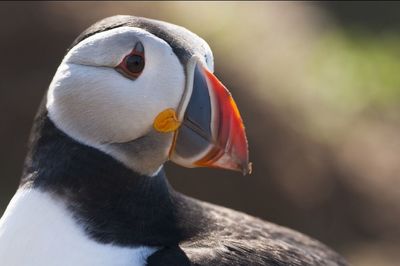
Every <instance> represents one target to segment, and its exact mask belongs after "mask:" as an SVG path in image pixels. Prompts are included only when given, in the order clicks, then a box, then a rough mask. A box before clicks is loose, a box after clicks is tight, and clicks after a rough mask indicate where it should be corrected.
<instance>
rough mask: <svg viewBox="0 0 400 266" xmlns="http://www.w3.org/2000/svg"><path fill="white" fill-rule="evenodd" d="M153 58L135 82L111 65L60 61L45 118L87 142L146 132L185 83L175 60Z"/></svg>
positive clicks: (173, 103)
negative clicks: (98, 65) (90, 64)
mask: <svg viewBox="0 0 400 266" xmlns="http://www.w3.org/2000/svg"><path fill="white" fill-rule="evenodd" d="M156 56H157V54H155V55H154V58H152V56H150V58H148V62H149V63H147V64H146V67H145V70H144V71H143V73H142V75H141V76H140V77H139V78H138V79H137V80H130V79H127V78H125V77H123V76H122V75H121V74H120V73H118V72H117V71H115V70H114V69H113V68H108V67H91V66H84V65H76V64H65V63H63V64H62V65H61V66H60V67H59V69H58V71H57V73H56V75H55V77H54V79H53V81H52V83H51V84H50V88H49V91H48V101H47V109H48V111H49V115H50V118H51V119H52V120H53V122H54V123H55V124H56V125H57V126H58V127H59V128H60V129H62V130H63V131H64V132H66V133H67V134H68V135H70V136H72V137H73V138H75V139H77V140H80V141H81V142H83V143H86V144H88V145H91V146H97V145H99V144H101V143H104V142H127V141H131V140H134V139H136V138H138V137H141V136H143V135H145V134H147V133H148V132H149V131H150V130H151V128H152V124H153V121H154V118H155V117H156V116H157V114H158V113H160V112H161V111H163V110H164V109H166V108H176V107H177V106H178V104H179V101H180V99H181V97H182V93H183V89H184V83H185V81H184V73H183V68H182V66H181V65H180V63H179V61H178V60H177V59H175V61H174V60H173V59H171V58H169V56H167V54H165V55H164V57H165V58H162V56H161V58H160V55H158V57H156ZM165 60H168V61H167V62H168V65H167V64H166V63H167V62H165ZM163 62H165V65H164V66H163V65H162V63H163Z"/></svg>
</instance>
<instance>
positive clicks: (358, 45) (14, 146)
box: [0, 2, 400, 266]
mask: <svg viewBox="0 0 400 266" xmlns="http://www.w3.org/2000/svg"><path fill="white" fill-rule="evenodd" d="M115 14H131V15H138V16H146V17H150V18H156V19H161V20H166V21H169V22H172V23H176V24H179V25H182V26H185V27H187V28H188V29H190V30H192V31H194V32H196V33H197V34H199V35H200V36H202V37H203V38H204V39H205V40H207V41H208V43H209V44H210V46H211V47H212V49H213V51H214V56H215V64H216V73H217V76H218V77H219V78H220V79H221V80H222V81H223V82H224V83H225V84H226V85H227V87H228V88H229V89H230V90H231V91H232V93H233V95H234V97H235V99H236V101H237V103H238V106H239V109H240V110H241V113H242V116H243V119H244V121H245V124H246V127H247V132H248V138H249V142H250V153H251V160H252V161H253V163H254V173H253V174H252V175H251V176H246V177H243V176H241V175H240V174H237V173H234V172H228V171H220V170H209V169H195V170H193V169H183V168H179V167H176V166H174V165H171V164H169V165H168V167H167V171H168V174H169V177H170V181H171V183H172V184H173V186H174V187H175V188H176V189H177V190H179V191H182V192H184V193H186V194H188V195H191V196H194V197H197V198H200V199H203V200H207V201H210V202H214V203H217V204H221V205H224V206H227V207H231V208H234V209H237V210H241V211H244V212H247V213H249V214H252V215H255V216H259V217H261V218H263V219H266V220H269V221H272V222H275V223H278V224H281V225H285V226H288V227H291V228H294V229H296V230H299V231H301V232H304V233H306V234H309V235H311V236H313V237H315V238H317V239H319V240H321V241H323V242H325V243H326V244H328V245H330V246H332V247H333V248H335V249H336V250H337V251H339V252H341V253H342V254H344V255H345V256H346V257H347V258H348V259H349V260H350V261H351V262H352V263H353V264H354V265H380V266H384V265H399V263H400V254H399V251H400V222H399V220H400V176H399V173H400V164H399V157H400V138H399V133H400V112H399V111H400V74H399V70H400V16H399V14H400V4H397V3H383V2H379V3H378V2H376V3H371V2H369V3H356V2H353V3H338V2H329V3H323V2H320V3H318V2H317V3H315V2H313V3H310V2H250V3H249V2H219V3H211V2H204V3H201V2H150V3H145V2H135V3H133V2H58V3H49V2H39V3H22V2H18V3H11V2H8V3H6V2H2V3H1V4H0V36H1V41H0V54H1V60H0V95H1V97H0V125H1V127H0V145H1V146H0V147H1V151H0V169H1V174H0V213H2V212H3V211H4V208H5V207H6V206H7V204H8V201H9V200H10V198H11V197H12V195H13V193H14V192H15V190H16V188H17V185H18V179H19V176H20V173H21V167H22V162H23V159H24V156H25V153H26V143H27V138H28V134H29V130H30V127H31V122H32V119H33V116H34V114H35V112H36V109H37V107H38V105H39V102H40V100H41V98H42V95H43V94H44V92H45V91H46V89H47V86H48V84H49V82H50V80H51V78H52V76H53V74H54V72H55V70H56V68H57V66H58V64H59V62H60V61H61V59H62V57H63V55H64V53H65V51H66V49H67V47H68V46H69V45H70V43H71V42H72V41H73V39H74V38H75V37H76V36H77V35H78V34H79V33H80V32H81V31H83V30H84V29H85V28H86V27H88V26H89V25H91V24H92V23H94V22H95V21H97V20H99V19H101V18H103V17H106V16H110V15H115Z"/></svg>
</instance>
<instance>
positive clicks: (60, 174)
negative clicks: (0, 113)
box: [21, 105, 202, 246]
mask: <svg viewBox="0 0 400 266" xmlns="http://www.w3.org/2000/svg"><path fill="white" fill-rule="evenodd" d="M41 109H42V111H41V112H39V114H38V115H37V117H36V118H35V122H34V127H33V132H32V134H31V139H30V152H29V154H28V156H27V159H26V162H25V168H24V175H23V178H22V182H21V186H25V185H30V186H33V187H34V188H37V189H40V190H42V191H46V192H49V193H51V194H52V195H54V196H56V197H58V198H61V199H62V200H63V201H64V202H65V203H66V205H67V207H68V209H69V210H70V211H71V212H72V214H73V216H74V217H75V218H76V219H77V221H78V222H79V223H80V224H81V225H82V226H83V227H84V228H85V230H86V232H87V233H88V235H89V236H90V237H91V238H93V239H94V240H96V241H98V242H102V243H114V244H118V245H123V246H136V245H153V246H168V245H174V244H176V243H178V242H179V241H181V240H183V239H187V238H190V237H192V236H193V235H195V234H196V231H198V230H200V224H201V219H202V218H200V217H201V216H202V215H201V213H200V212H201V211H199V210H200V209H198V208H196V209H197V210H196V211H193V210H191V209H192V207H193V206H190V204H191V200H188V199H187V198H186V197H184V196H182V195H180V194H179V193H176V192H175V191H174V190H173V189H172V188H171V186H170V185H169V183H168V181H167V179H166V176H165V174H164V171H163V170H161V171H160V173H159V174H158V175H157V176H154V177H149V176H142V175H140V174H137V173H135V172H134V171H132V170H130V169H128V168H127V167H125V166H124V165H123V164H122V163H120V162H118V161H117V160H115V159H113V158H112V157H110V156H109V155H106V154H105V153H103V152H100V151H98V150H97V149H94V148H91V147H89V146H86V145H83V144H81V143H79V142H77V141H75V140H73V139H72V138H70V137H69V136H67V135H66V134H64V133H63V132H61V131H60V130H59V129H58V128H56V126H55V125H54V124H53V122H52V121H51V120H50V119H49V118H48V116H47V112H46V111H45V110H44V107H43V105H42V107H41ZM43 110H44V111H43ZM188 210H190V211H188ZM188 213H189V214H190V217H188ZM197 216H198V217H197ZM193 219H195V221H196V220H197V221H199V223H198V224H199V226H198V228H196V226H193V225H192V224H190V225H189V224H188V223H187V222H186V221H188V220H189V221H190V220H193Z"/></svg>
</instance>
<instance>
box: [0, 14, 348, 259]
mask: <svg viewBox="0 0 400 266" xmlns="http://www.w3.org/2000/svg"><path fill="white" fill-rule="evenodd" d="M167 160H171V161H173V162H175V163H177V164H180V165H182V166H185V167H218V168H225V169H231V170H237V171H241V172H243V173H244V174H246V173H249V172H250V171H251V165H250V163H249V160H248V149H247V140H246V136H245V132H244V126H243V123H242V120H241V118H240V114H239V111H238V109H237V107H236V104H235V102H234V101H233V99H232V97H231V95H230V93H229V92H228V91H227V90H226V88H225V87H224V86H223V85H222V83H221V82H220V81H219V80H218V79H217V78H216V77H215V76H214V74H213V56H212V52H211V50H210V48H209V46H208V44H207V43H206V42H205V41H204V40H203V39H201V38H200V37H198V36H197V35H195V34H193V33H192V32H190V31H188V30H186V29H184V28H182V27H179V26H176V25H172V24H169V23H165V22H161V21H156V20H150V19H145V18H139V17H132V16H114V17H110V18H106V19H104V20H101V21H99V22H98V23H96V24H94V25H93V26H91V27H90V28H88V29H87V30H86V31H84V32H83V33H82V34H81V35H80V36H79V37H78V38H77V39H76V40H75V41H74V43H73V44H72V46H71V48H70V49H69V51H68V52H67V54H66V56H65V58H64V59H63V61H62V63H61V65H60V66H59V68H58V70H57V72H56V74H55V76H54V78H53V81H52V82H51V84H50V87H49V90H48V92H47V94H46V96H45V97H44V100H43V102H42V104H41V106H40V108H39V111H38V114H37V116H36V117H35V121H34V126H33V129H32V133H31V137H30V149H29V152H28V156H27V158H26V161H25V166H24V173H23V176H22V179H21V185H20V187H19V189H18V191H17V193H16V194H15V196H14V198H13V199H12V200H11V202H10V204H9V206H8V208H7V210H6V212H5V213H4V215H3V217H2V218H1V220H0V261H1V265H7V266H24V265H30V266H39V265H40V266H47V265H48V266H67V265H68V266H70V265H81V266H111V265H113V266H139V265H161V266H162V265H171V266H172V265H174V266H176V265H211V266H212V265H346V262H345V260H344V259H343V258H341V257H340V256H339V255H338V254H336V253H335V252H334V251H332V250H330V249H329V248H328V247H326V246H324V245H323V244H321V243H319V242H317V241H316V240H313V239H310V238H309V237H307V236H305V235H302V234H300V233H297V232H294V231H292V230H290V229H286V228H283V227H280V226H278V225H275V224H271V223H268V222H265V221H262V220H260V219H257V218H254V217H251V216H248V215H246V214H244V213H240V212H236V211H233V210H230V209H226V208H223V207H219V206H216V205H212V204H209V203H206V202H201V201H199V200H196V199H192V198H190V197H187V196H184V195H182V194H180V193H178V192H176V191H175V190H174V189H173V188H172V187H171V186H170V185H169V183H168V181H167V179H166V176H165V173H164V170H163V167H162V166H163V163H164V162H165V161H167Z"/></svg>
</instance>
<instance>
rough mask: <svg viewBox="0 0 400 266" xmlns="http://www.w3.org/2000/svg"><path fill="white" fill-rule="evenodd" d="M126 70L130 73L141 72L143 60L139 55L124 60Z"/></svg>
mask: <svg viewBox="0 0 400 266" xmlns="http://www.w3.org/2000/svg"><path fill="white" fill-rule="evenodd" d="M126 68H127V69H128V70H129V71H130V72H132V73H139V72H142V70H143V68H144V60H143V57H142V56H140V55H130V56H128V58H127V59H126Z"/></svg>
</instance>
